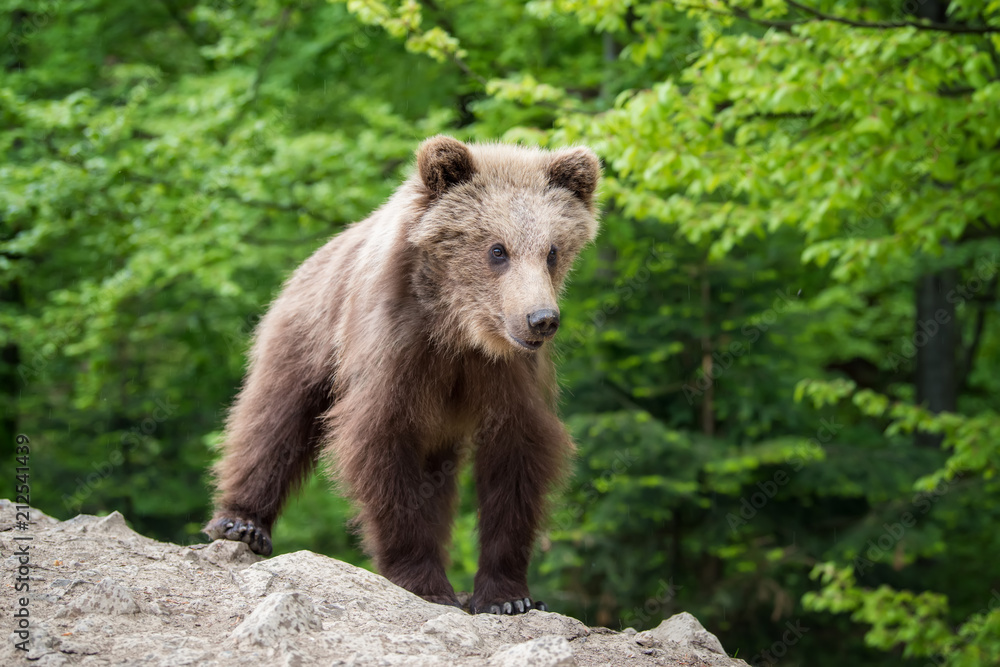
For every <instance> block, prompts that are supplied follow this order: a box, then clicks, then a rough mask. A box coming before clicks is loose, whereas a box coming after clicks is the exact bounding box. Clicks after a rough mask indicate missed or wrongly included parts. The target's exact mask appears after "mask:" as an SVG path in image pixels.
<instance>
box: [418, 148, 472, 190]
mask: <svg viewBox="0 0 1000 667" xmlns="http://www.w3.org/2000/svg"><path fill="white" fill-rule="evenodd" d="M417 171H419V172H420V180H422V181H423V182H424V185H426V186H427V189H428V190H429V191H430V194H431V196H432V197H439V196H440V195H442V194H443V193H444V191H445V190H447V189H448V188H450V187H451V186H453V185H458V184H459V183H464V182H465V181H467V180H469V179H470V178H472V175H473V174H474V173H476V169H475V167H474V166H473V164H472V153H470V152H469V148H468V146H466V145H465V144H463V143H462V142H461V141H458V140H457V139H452V138H451V137H446V136H444V135H443V134H439V135H438V136H436V137H431V138H430V139H428V140H426V141H425V142H424V143H422V144H420V148H418V149H417Z"/></svg>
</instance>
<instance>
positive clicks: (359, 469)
mask: <svg viewBox="0 0 1000 667" xmlns="http://www.w3.org/2000/svg"><path fill="white" fill-rule="evenodd" d="M334 410H335V411H337V412H338V413H339V414H342V415H350V418H349V419H348V420H347V422H346V423H344V422H343V421H342V419H343V418H337V419H335V421H336V422H338V425H337V427H336V428H335V431H336V437H335V439H334V441H333V443H332V444H331V448H332V449H333V450H334V451H333V454H334V457H335V459H336V461H337V469H338V474H339V476H340V478H341V479H342V480H343V481H344V482H345V483H346V486H347V490H348V492H349V493H350V495H351V497H352V498H353V499H354V500H355V501H357V503H358V504H359V505H360V507H361V512H360V515H359V516H358V522H359V524H360V526H361V533H362V537H363V541H364V546H365V550H366V551H367V552H368V553H370V554H371V555H372V556H373V558H374V560H375V566H376V568H377V569H378V571H379V573H380V574H381V575H382V576H384V577H385V578H386V579H388V580H389V581H391V582H392V583H394V584H396V585H397V586H400V587H402V588H405V589H406V590H408V591H410V592H411V593H414V594H415V595H419V596H420V597H422V598H424V599H425V600H428V601H430V602H436V603H439V604H449V605H454V606H458V598H457V597H456V596H455V591H454V589H453V588H452V586H451V583H449V581H448V577H447V574H446V573H445V568H444V563H445V550H444V549H445V545H444V542H443V539H444V538H445V536H446V535H447V534H449V533H450V524H449V525H447V526H445V525H444V524H443V523H442V519H443V514H444V511H445V509H446V508H450V507H452V505H453V502H454V501H453V495H454V489H453V486H454V476H453V475H452V476H451V477H449V476H447V475H445V477H444V480H443V481H444V484H443V485H442V486H441V487H439V488H435V487H434V484H433V482H428V483H427V484H425V481H427V478H425V474H424V473H425V470H426V468H425V460H424V457H423V456H422V455H421V453H420V452H419V448H418V445H417V443H416V442H414V441H413V438H412V436H411V435H409V434H411V433H412V432H413V429H412V428H409V427H408V425H405V424H394V423H392V420H390V419H387V418H385V416H384V415H382V418H381V419H379V418H377V417H376V418H375V419H374V420H370V419H367V418H366V417H365V414H366V412H367V411H366V410H364V409H361V410H358V411H357V412H355V411H353V410H351V408H350V406H348V405H346V404H343V403H342V404H340V405H337V406H335V407H334ZM341 410H342V412H340V411H341ZM368 415H369V416H372V415H371V414H370V413H368ZM435 460H439V461H440V463H439V464H438V465H440V466H444V460H441V459H435ZM431 465H432V466H433V465H435V464H434V463H433V462H432V463H431ZM432 474H433V472H432ZM422 488H423V490H424V492H425V493H424V495H422V494H421V489H422Z"/></svg>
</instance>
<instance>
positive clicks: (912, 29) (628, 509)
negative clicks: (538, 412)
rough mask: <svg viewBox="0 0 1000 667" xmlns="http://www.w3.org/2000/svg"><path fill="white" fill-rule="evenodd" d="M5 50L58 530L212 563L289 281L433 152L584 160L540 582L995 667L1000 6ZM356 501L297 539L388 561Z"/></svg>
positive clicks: (730, 638) (19, 347) (8, 201)
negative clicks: (237, 419) (79, 530)
mask: <svg viewBox="0 0 1000 667" xmlns="http://www.w3.org/2000/svg"><path fill="white" fill-rule="evenodd" d="M0 36H2V37H3V40H2V44H0V130H2V131H0V378H2V379H0V458H2V460H3V461H4V465H5V466H7V468H5V469H6V470H9V471H10V474H8V473H6V472H5V473H4V474H3V477H2V479H0V497H13V495H14V493H13V492H14V482H15V479H14V475H13V469H14V466H15V462H14V461H15V453H14V441H15V434H17V433H25V434H27V435H28V436H29V437H30V438H31V442H32V450H31V452H32V453H31V490H32V496H31V500H32V503H33V504H34V505H35V506H36V507H39V508H41V509H43V510H45V511H46V512H49V513H51V514H53V515H55V516H57V517H60V518H67V517H70V516H72V515H75V514H77V513H79V512H88V513H106V512H109V511H112V510H119V511H121V512H122V513H123V514H124V515H125V516H126V517H127V518H128V520H129V521H130V523H131V524H132V525H133V527H134V528H135V529H136V530H138V531H140V532H142V533H144V534H148V535H151V536H155V537H157V538H159V539H166V540H172V541H176V542H178V543H191V542H195V541H199V540H201V539H204V538H203V536H201V535H200V534H199V529H200V526H201V525H202V523H203V521H204V520H205V519H206V517H207V516H208V514H209V511H210V492H209V488H208V484H207V482H208V476H207V470H208V468H209V467H210V465H211V463H212V461H213V460H214V459H215V458H216V456H217V450H216V446H217V444H218V441H219V436H220V429H221V424H222V419H223V415H224V413H225V409H226V407H227V405H228V404H229V402H230V401H231V399H232V397H233V395H234V393H235V392H236V390H237V389H238V386H239V383H240V380H241V377H242V373H243V370H244V364H245V354H246V350H247V346H248V342H249V337H250V335H251V333H252V331H253V328H254V325H255V323H256V322H257V320H258V318H259V317H260V316H261V315H262V314H263V312H264V311H265V309H266V306H267V304H268V303H269V301H270V300H271V299H272V298H273V296H274V295H275V293H276V291H277V290H278V289H279V286H280V284H281V282H282V281H283V279H284V278H285V277H287V275H288V274H289V272H290V271H291V270H292V269H293V268H294V267H295V266H296V265H297V264H298V263H299V262H301V261H302V260H303V259H304V258H305V257H307V256H308V255H309V254H310V253H311V252H313V251H314V250H315V249H316V248H317V247H319V246H320V245H321V244H322V243H323V242H324V241H325V240H326V239H327V238H329V237H330V236H331V235H333V234H335V233H336V232H337V231H339V230H341V229H342V228H343V227H344V226H345V225H347V224H349V223H350V222H352V221H355V220H359V219H361V218H363V217H365V216H366V215H368V213H369V212H371V211H372V210H373V209H374V208H375V207H377V206H378V205H379V204H380V203H381V202H382V201H384V200H385V199H386V197H387V196H388V195H389V194H390V193H391V192H392V191H393V189H394V188H395V187H396V186H397V185H398V183H399V182H400V181H401V180H402V179H403V178H405V177H406V175H407V174H409V173H410V170H411V169H412V153H413V150H414V148H415V147H416V146H417V145H418V144H419V142H420V141H421V140H422V139H424V138H426V137H428V136H431V135H433V134H436V133H442V132H443V133H448V134H451V135H453V136H456V137H458V138H461V139H463V140H474V141H487V140H502V141H511V142H522V143H525V144H530V145H541V146H545V147H558V146H564V145H570V144H577V143H585V144H588V145H590V146H592V147H593V148H594V149H595V150H596V151H597V152H598V154H599V155H600V156H601V158H602V160H603V161H604V165H605V173H606V178H605V181H604V183H603V187H602V200H601V201H602V209H603V229H602V233H601V235H600V237H599V239H598V241H597V243H596V244H595V245H594V246H593V247H591V248H590V249H589V250H588V251H587V252H586V253H585V254H584V255H583V257H582V258H581V260H580V262H579V265H578V268H577V270H576V272H575V273H574V275H573V277H572V280H571V284H570V286H569V289H568V291H567V294H566V296H565V299H564V305H563V321H564V327H563V330H562V331H561V332H560V334H559V336H558V337H557V350H558V358H559V367H560V372H561V376H560V377H561V386H562V405H561V410H562V413H563V415H564V416H565V417H566V419H567V421H568V424H569V425H570V428H571V430H572V432H573V434H574V436H575V439H576V441H577V442H578V444H579V458H578V460H577V462H576V466H575V474H574V476H573V479H572V481H571V482H570V484H569V485H568V486H567V488H566V489H565V490H564V491H563V492H562V493H561V494H560V495H559V497H558V498H557V499H556V503H555V507H556V512H555V514H554V516H553V517H552V520H551V522H550V524H549V526H548V527H547V529H546V531H545V534H544V535H543V536H542V539H541V540H540V542H539V546H538V553H537V554H536V557H535V558H534V561H533V570H532V572H531V581H532V589H533V591H534V592H535V594H536V595H538V597H540V598H542V599H545V600H546V601H547V602H548V603H549V605H550V607H551V608H553V609H554V610H557V611H560V612H563V613H567V614H571V615H574V616H577V617H579V618H581V619H583V620H584V621H586V622H587V623H590V624H601V625H607V626H610V627H615V628H618V627H625V626H633V627H636V628H640V629H641V628H648V627H652V626H655V625H656V624H657V623H659V621H660V619H662V618H664V617H666V616H669V615H670V614H672V613H675V612H677V611H680V610H686V611H689V612H691V613H693V614H695V615H696V616H697V617H698V618H699V619H700V620H701V621H702V622H703V623H704V624H705V625H706V626H707V627H709V628H710V629H711V630H713V631H714V632H716V633H717V634H718V635H719V636H720V637H721V639H722V642H723V644H724V645H725V646H726V647H727V648H728V649H729V650H731V651H734V652H736V653H737V654H738V656H739V657H742V658H745V659H747V660H748V661H751V662H754V663H757V664H771V663H780V664H783V665H814V666H824V665H831V666H832V665H842V664H851V665H937V664H948V665H985V664H998V662H1000V559H998V558H997V553H998V552H1000V531H998V530H997V525H998V523H1000V522H998V518H1000V517H998V512H1000V503H998V499H1000V495H998V492H1000V486H998V484H1000V482H998V479H997V477H996V473H997V470H998V467H1000V415H998V412H997V411H998V400H1000V399H998V397H1000V326H998V325H1000V312H998V309H1000V308H998V300H997V299H998V296H997V282H998V273H1000V264H998V263H1000V78H998V72H1000V57H998V49H1000V2H998V1H997V0H989V1H980V0H951V1H950V2H945V1H944V0H904V1H902V2H887V1H883V0H872V1H869V2H865V3H863V4H858V3H851V2H844V1H840V0H802V1H801V2H799V1H798V0H753V1H751V0H677V1H676V2H636V1H631V0H624V1H622V0H619V1H614V2H613V1H610V0H535V1H533V2H528V3H522V2H516V1H514V0H487V1H485V2H476V3H472V2H459V1H457V0H422V1H421V2H418V1H416V0H403V1H402V2H382V1H379V0H350V1H349V2H331V1H327V0H299V1H296V2H290V1H288V2H286V1H283V0H258V1H255V2H251V1H249V0H247V1H242V2H241V1H238V0H232V1H230V0H206V1H197V0H157V1H153V2H147V1H140V0H63V1H59V2H44V1H43V2H36V1H32V2H29V1H26V0H2V1H0ZM463 486H464V487H465V493H464V498H465V500H464V502H463V507H462V513H461V515H460V517H459V519H458V522H457V526H456V532H455V539H454V544H453V547H452V555H453V563H452V566H451V570H450V574H451V577H452V579H453V582H454V583H455V584H456V588H459V589H465V590H468V589H469V588H470V586H471V581H472V580H471V577H472V574H473V572H474V569H475V562H476V548H475V533H474V529H475V508H474V507H473V506H472V504H471V499H472V496H471V493H470V489H471V480H469V479H468V478H463ZM350 515H351V508H350V507H349V506H348V505H347V504H346V503H345V502H344V501H343V500H342V499H340V498H339V497H338V496H337V495H335V494H331V493H330V492H329V489H328V484H327V482H326V481H325V480H323V479H322V478H320V477H316V478H314V479H313V480H312V481H311V482H310V483H309V484H308V485H307V487H306V488H305V489H304V492H303V493H302V495H301V496H300V497H299V498H298V499H297V500H296V501H295V502H294V503H292V504H291V506H290V507H289V509H288V511H287V512H286V514H285V515H284V516H283V518H282V519H281V520H280V521H279V523H278V524H277V527H276V531H275V535H274V538H275V544H276V547H277V549H278V551H279V552H283V551H292V550H296V549H303V548H308V549H312V550H314V551H318V552H321V553H325V554H328V555H330V556H334V557H337V558H341V559H344V560H347V561H350V562H354V563H358V564H362V565H369V566H370V563H369V562H368V561H367V560H366V559H365V557H364V556H363V555H362V554H361V553H360V551H359V549H358V544H357V541H356V539H355V538H354V536H352V535H351V534H350V533H349V531H348V530H346V528H345V522H346V520H347V519H348V518H349V517H350Z"/></svg>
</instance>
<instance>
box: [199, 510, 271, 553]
mask: <svg viewBox="0 0 1000 667" xmlns="http://www.w3.org/2000/svg"><path fill="white" fill-rule="evenodd" d="M205 534H206V535H208V536H209V537H211V538H212V539H213V540H232V541H233V542H245V543H246V544H247V546H249V547H250V551H252V552H254V553H255V554H260V555H261V556H270V555H271V552H272V551H274V547H273V545H272V544H271V534H270V532H269V531H268V530H267V529H266V528H264V527H263V526H260V525H258V524H257V523H256V522H254V521H253V520H252V519H240V518H230V517H221V518H218V519H215V520H214V521H212V522H211V523H209V524H208V525H207V526H205Z"/></svg>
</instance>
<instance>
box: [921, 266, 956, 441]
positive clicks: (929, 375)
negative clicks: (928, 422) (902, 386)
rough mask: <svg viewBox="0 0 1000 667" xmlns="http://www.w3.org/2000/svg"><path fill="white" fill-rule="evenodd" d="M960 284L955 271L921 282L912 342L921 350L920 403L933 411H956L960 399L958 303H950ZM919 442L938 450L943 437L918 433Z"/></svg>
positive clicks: (929, 276)
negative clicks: (949, 297)
mask: <svg viewBox="0 0 1000 667" xmlns="http://www.w3.org/2000/svg"><path fill="white" fill-rule="evenodd" d="M957 284H958V280H957V274H956V271H955V269H947V270H945V271H941V272H939V273H929V274H926V275H924V276H921V277H920V279H919V280H918V281H917V321H916V323H915V324H916V328H915V330H914V335H913V341H912V342H913V344H914V346H916V348H917V372H916V374H915V376H914V382H915V384H916V390H917V403H920V404H923V405H924V406H926V407H927V408H928V409H929V410H931V411H932V412H953V411H954V410H955V407H956V403H957V398H958V383H957V377H958V372H957V371H958V368H957V364H956V361H957V360H956V357H955V352H956V350H957V349H958V322H957V321H956V319H955V304H954V303H950V302H949V300H948V294H949V293H954V292H953V290H954V289H955V287H956V286H957ZM915 442H916V444H917V445H920V446H923V447H938V446H940V444H941V436H939V435H933V434H930V433H921V432H918V433H916V436H915Z"/></svg>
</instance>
